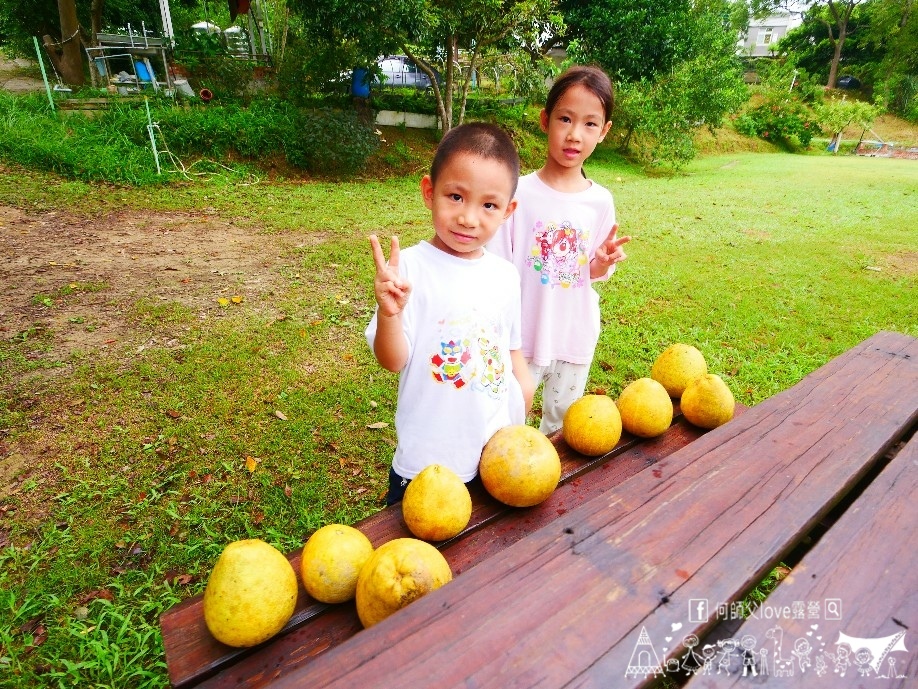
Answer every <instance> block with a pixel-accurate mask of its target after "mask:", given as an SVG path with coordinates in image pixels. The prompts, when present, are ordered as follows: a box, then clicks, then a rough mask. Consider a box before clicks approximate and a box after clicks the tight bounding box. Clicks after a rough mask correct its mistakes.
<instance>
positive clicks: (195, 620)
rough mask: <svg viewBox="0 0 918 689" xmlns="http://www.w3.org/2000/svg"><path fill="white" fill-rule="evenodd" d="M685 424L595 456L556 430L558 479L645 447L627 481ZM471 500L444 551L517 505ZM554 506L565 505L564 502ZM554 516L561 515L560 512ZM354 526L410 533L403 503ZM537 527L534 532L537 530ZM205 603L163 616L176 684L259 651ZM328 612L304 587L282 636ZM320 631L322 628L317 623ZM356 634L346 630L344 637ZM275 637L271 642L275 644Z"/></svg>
mask: <svg viewBox="0 0 918 689" xmlns="http://www.w3.org/2000/svg"><path fill="white" fill-rule="evenodd" d="M675 412H676V415H677V420H678V418H680V417H681V413H680V411H679V407H678V403H676V404H675ZM685 426H686V424H684V423H683V424H682V425H681V426H679V425H678V423H677V424H676V425H675V426H674V427H673V429H672V430H671V431H670V432H668V433H667V434H665V435H664V436H663V438H666V440H663V439H659V440H658V441H654V442H652V443H648V441H645V440H644V439H641V438H635V437H634V436H632V435H630V434H628V433H624V434H623V436H622V439H621V441H620V442H619V443H618V445H617V446H616V447H615V449H614V450H612V452H610V453H608V454H606V455H604V456H602V457H595V458H589V457H585V456H584V455H581V454H579V453H577V452H575V451H574V450H572V449H571V448H570V447H568V445H567V443H565V442H564V439H563V438H562V437H561V434H560V433H555V434H554V435H553V436H552V438H551V439H552V442H553V443H554V445H555V447H556V448H557V450H558V454H559V456H560V457H561V464H562V477H561V482H560V483H561V485H565V484H567V483H568V482H571V481H575V480H576V479H577V478H578V477H580V476H583V475H584V474H586V473H588V472H591V471H593V470H594V469H596V468H597V467H600V466H604V465H606V464H607V463H608V462H609V461H610V460H612V459H614V458H619V457H625V456H627V455H629V454H630V453H631V452H632V451H633V450H634V449H635V448H645V449H642V450H640V451H638V452H637V453H636V454H635V455H634V459H633V461H629V460H622V461H617V462H616V465H617V466H618V467H619V469H618V470H617V471H615V472H612V475H617V476H619V480H624V478H625V477H627V476H630V475H631V474H632V473H634V472H636V471H637V470H640V469H641V468H643V467H644V466H646V464H647V463H649V462H652V461H654V460H655V459H658V458H660V457H662V456H663V455H662V454H661V452H662V451H664V450H666V451H667V452H672V451H674V450H675V449H677V448H678V447H681V445H682V444H685V443H687V442H689V441H690V440H692V439H694V438H695V437H697V435H698V432H697V431H692V430H691V428H690V427H689V428H688V429H686V428H685ZM645 446H646V447H645ZM621 467H629V468H630V469H632V470H633V471H622V469H621ZM472 498H473V512H472V518H471V520H470V522H469V526H468V527H467V528H466V529H465V530H464V531H463V532H462V534H460V535H459V536H457V537H456V538H454V539H452V540H451V541H449V542H448V543H441V544H438V547H440V548H441V549H443V548H445V547H448V546H451V545H452V544H453V543H455V542H458V541H462V540H464V539H466V538H468V537H469V535H470V534H473V533H475V532H476V531H478V530H479V529H481V528H483V527H484V526H486V525H488V524H491V523H493V522H495V521H497V520H500V519H501V518H502V517H503V516H505V515H507V514H508V513H510V512H513V511H515V510H514V509H513V508H509V507H507V506H506V505H502V504H501V503H499V502H497V501H496V500H494V499H493V498H491V497H490V496H489V495H487V493H486V492H485V491H484V490H483V488H481V487H480V485H479V486H478V487H477V488H476V487H474V486H473V488H472ZM555 509H566V508H563V506H562V507H556V508H555ZM556 516H558V515H557V514H556ZM354 526H356V527H357V528H359V529H360V530H361V531H362V532H363V533H365V534H366V535H367V537H368V538H369V539H370V541H371V542H372V543H373V544H374V545H376V546H378V545H380V544H382V543H385V542H386V541H389V540H392V539H393V538H400V537H403V536H410V535H411V534H410V533H409V531H408V529H407V527H406V526H405V524H404V521H403V520H402V516H401V506H399V505H396V506H393V507H389V508H384V509H382V510H380V511H379V512H377V513H376V514H374V515H372V516H370V517H368V518H367V519H364V520H362V521H360V522H359V523H357V524H355V525H354ZM534 528H535V527H533V528H532V529H530V530H534ZM480 540H481V539H479V541H480ZM474 543H475V542H473V543H470V545H469V547H468V548H466V549H464V550H462V551H461V552H462V553H463V559H462V561H461V562H460V561H458V560H457V565H456V566H457V567H458V568H459V571H461V569H462V568H464V567H467V566H469V564H470V563H473V562H476V561H479V560H480V559H481V557H484V556H486V555H485V554H484V553H482V554H481V555H477V556H476V555H475V550H474ZM301 551H302V549H298V550H297V551H296V552H294V553H291V554H290V555H289V556H288V559H289V560H290V563H291V565H292V566H293V568H294V569H295V570H296V571H297V572H299V569H300V554H301ZM454 571H456V570H454ZM202 604H203V596H202V595H198V596H195V597H193V598H190V599H188V600H186V601H183V602H182V603H180V604H178V605H176V606H175V607H173V608H171V609H170V610H168V611H166V612H165V613H163V615H162V616H161V617H160V628H161V630H162V635H163V646H164V648H165V654H166V664H167V667H168V670H169V679H170V681H171V683H172V685H173V686H175V687H177V688H182V687H188V686H194V685H195V684H198V683H200V682H201V681H203V680H204V679H206V678H207V677H210V676H212V675H214V674H215V673H217V672H218V671H220V670H221V669H223V668H227V667H230V666H232V665H233V664H235V663H237V662H239V661H240V660H241V659H242V658H244V657H246V656H248V655H251V654H253V653H256V649H237V648H231V647H229V646H226V645H224V644H222V643H220V642H219V641H217V640H216V639H214V638H213V637H212V636H211V635H210V632H209V631H208V630H207V627H206V625H205V624H204V616H203V611H202ZM328 612H329V606H327V605H324V604H322V603H318V602H317V601H314V600H313V599H311V598H310V597H309V595H308V594H307V593H306V591H305V590H304V589H303V588H302V586H301V587H300V590H299V596H298V600H297V606H296V609H295V611H294V614H293V616H292V618H291V619H290V621H289V622H288V623H287V625H286V626H285V627H284V630H283V631H282V632H281V635H286V634H289V633H290V632H292V631H294V630H296V629H299V628H300V627H302V626H303V625H304V624H306V623H310V624H312V623H311V622H310V621H311V620H313V619H314V618H316V617H318V616H320V615H325V614H327V613H328ZM339 616H340V611H338V612H336V613H334V614H333V615H332V616H331V617H330V618H329V619H327V620H325V621H324V622H323V627H324V628H325V631H322V632H321V633H319V632H317V636H316V639H317V640H316V641H315V642H314V643H313V646H314V647H316V648H317V647H321V646H322V644H323V643H324V640H325V639H328V640H329V643H330V644H331V645H334V643H337V642H338V640H341V638H342V637H341V634H342V633H344V632H341V630H339V629H337V628H334V627H335V625H342V627H343V628H344V629H349V628H350V627H349V626H348V625H350V624H351V618H350V617H347V616H346V617H344V618H339ZM316 629H317V630H318V627H317V628H316ZM352 633H353V632H351V633H344V634H345V638H346V637H347V636H350V635H351V634H352ZM301 636H303V635H298V636H297V637H295V638H294V639H293V640H292V641H291V643H296V644H298V643H299V639H300V637H301ZM276 638H277V637H275V640H272V641H271V642H268V643H276Z"/></svg>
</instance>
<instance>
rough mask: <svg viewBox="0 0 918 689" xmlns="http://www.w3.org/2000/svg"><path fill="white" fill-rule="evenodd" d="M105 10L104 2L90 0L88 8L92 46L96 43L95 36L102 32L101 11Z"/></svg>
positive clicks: (102, 0)
mask: <svg viewBox="0 0 918 689" xmlns="http://www.w3.org/2000/svg"><path fill="white" fill-rule="evenodd" d="M104 9H105V0H92V6H91V8H90V10H89V11H90V21H91V22H92V27H91V28H92V39H91V40H92V44H93V45H96V44H97V42H98V40H99V39H98V38H97V36H98V35H99V34H100V33H101V32H102V11H103V10H104Z"/></svg>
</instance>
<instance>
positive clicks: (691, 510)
mask: <svg viewBox="0 0 918 689" xmlns="http://www.w3.org/2000/svg"><path fill="white" fill-rule="evenodd" d="M916 360H918V340H915V339H914V338H909V337H906V336H903V335H899V334H895V333H879V334H877V335H875V336H874V337H872V338H870V339H868V340H866V341H865V342H863V343H861V344H860V345H858V346H857V347H855V348H853V349H852V350H850V351H848V352H846V353H845V354H843V355H841V356H839V357H838V358H836V359H835V360H833V361H831V362H829V363H828V364H827V365H826V366H824V367H822V368H820V369H819V370H818V371H816V372H814V373H812V374H810V375H809V376H807V377H806V378H805V379H804V380H803V381H801V382H800V383H799V384H797V385H796V386H794V387H793V388H791V389H790V390H787V391H785V392H783V393H780V394H778V395H776V396H775V397H773V398H770V399H768V400H766V401H765V402H763V403H761V404H759V405H757V406H756V407H754V408H751V409H749V410H747V411H745V413H743V414H741V415H739V416H738V417H737V418H736V419H734V420H733V421H731V422H730V423H729V424H726V425H725V426H722V427H721V428H719V429H716V430H715V431H712V432H710V433H707V434H705V435H700V434H699V433H698V432H697V431H696V430H694V429H692V428H691V427H690V426H687V425H686V424H684V423H683V422H679V423H677V424H675V425H674V427H673V428H672V429H671V430H670V431H669V432H667V433H666V434H664V436H662V437H661V438H659V439H656V440H653V441H647V442H641V441H638V440H636V439H633V438H627V439H625V441H624V442H623V443H622V445H621V447H620V448H617V449H616V451H615V453H616V456H614V457H606V458H601V459H599V460H593V461H588V460H585V459H583V458H576V457H574V456H572V455H571V454H570V453H569V452H565V453H564V454H565V460H564V467H565V482H564V484H563V485H562V486H561V487H559V489H558V490H557V491H556V493H555V495H553V496H552V498H551V499H550V500H549V501H547V502H546V503H543V505H541V506H538V507H536V508H531V509H529V510H513V509H509V508H502V507H500V506H499V505H497V504H495V503H494V502H493V501H489V500H487V499H486V497H487V496H482V495H477V496H476V501H475V503H476V508H475V515H474V516H473V524H472V526H471V527H470V529H469V530H468V531H467V532H465V533H464V534H461V535H460V536H459V537H457V539H454V540H453V541H451V542H449V543H446V544H444V545H443V548H442V549H443V552H444V554H445V555H446V557H447V560H449V561H450V564H451V565H452V566H453V568H454V572H456V573H457V574H458V575H459V576H457V577H456V578H455V579H454V581H453V582H451V583H450V584H448V585H447V586H445V587H443V588H442V589H440V590H438V591H436V592H434V593H432V594H430V595H428V596H426V597H424V598H423V599H421V600H418V601H416V602H415V603H412V604H411V605H410V606H408V607H407V608H405V609H404V610H402V611H400V612H399V613H397V614H396V615H393V616H392V617H390V618H388V619H386V620H384V621H383V622H381V623H380V624H378V625H376V626H375V627H373V628H372V629H369V630H363V631H360V626H359V622H357V620H356V615H355V613H354V611H353V606H352V605H349V604H345V605H341V606H318V605H317V604H315V603H314V602H311V601H308V599H307V600H305V601H304V600H303V596H305V594H302V595H301V602H300V606H299V607H298V610H297V613H296V615H295V618H294V620H293V621H291V624H290V625H288V629H289V631H287V632H286V633H283V634H282V635H280V636H279V637H276V638H275V639H273V640H272V641H270V642H268V643H266V644H265V645H263V646H262V647H260V648H258V649H254V650H250V651H247V652H238V651H230V650H228V649H227V648H226V647H220V645H219V644H216V642H213V641H212V640H211V641H208V639H207V632H206V629H203V631H202V625H203V623H202V622H201V621H200V599H192V600H191V601H186V602H185V603H183V604H181V605H180V606H177V608H174V609H173V610H171V611H169V612H167V613H166V614H165V615H164V616H163V619H162V628H163V636H164V642H165V646H166V658H167V663H168V665H169V669H170V678H171V680H172V682H173V683H174V684H175V685H177V686H190V685H192V684H195V683H200V685H201V686H240V685H241V686H268V685H270V686H271V687H302V686H310V687H311V686H336V687H357V686H359V687H362V688H363V687H375V686H391V684H392V683H393V682H397V683H398V684H399V685H401V686H409V687H416V686H422V687H448V686H474V687H500V688H505V687H522V686H533V685H538V686H545V687H556V686H575V687H625V688H627V687H638V686H645V685H647V684H649V683H652V682H653V681H655V679H656V678H659V677H662V676H664V675H667V674H669V675H671V676H675V675H681V680H680V681H684V680H685V678H686V677H687V676H691V683H690V686H692V687H695V686H696V685H697V686H701V687H704V686H721V684H726V683H730V682H731V681H734V682H735V683H736V684H738V685H740V684H741V683H742V682H745V681H749V677H746V678H742V679H732V680H731V679H730V678H735V677H736V676H737V673H739V676H741V673H742V671H743V670H745V671H746V672H747V675H750V674H752V671H753V670H755V672H756V673H758V672H759V670H760V669H761V670H762V671H764V672H767V673H768V675H767V676H766V677H767V678H768V679H769V680H770V682H771V683H772V684H773V685H778V686H781V685H782V684H781V683H788V682H794V681H796V682H798V686H807V687H808V686H811V685H812V684H811V683H812V682H816V681H817V680H819V681H821V682H824V683H826V684H825V686H849V684H848V682H850V683H851V686H857V682H858V681H861V680H862V675H863V676H864V678H866V679H870V680H875V679H876V675H878V674H879V672H880V671H886V672H887V673H889V672H890V671H892V672H893V673H894V674H896V675H899V674H902V675H903V677H901V678H900V677H898V676H897V677H894V678H889V679H886V678H884V683H883V684H876V683H871V685H870V686H876V687H884V688H885V687H900V686H901V687H905V686H909V683H910V682H911V683H914V682H915V680H916V677H918V654H916V653H913V652H912V650H911V648H908V650H906V651H903V650H901V649H900V648H899V646H902V648H906V647H910V646H913V645H914V641H913V639H911V638H909V643H908V644H905V643H904V641H903V640H902V637H900V638H899V639H898V641H896V640H894V639H893V637H896V636H897V635H898V634H900V633H901V632H902V631H906V632H907V631H908V630H915V629H918V594H916V592H918V568H916V566H915V565H916V564H918V563H916V561H915V555H914V553H915V552H916V547H915V546H916V545H918V538H916V535H915V529H914V524H915V517H916V514H918V510H916V506H915V500H914V499H913V498H912V497H911V495H912V494H914V491H913V488H914V487H915V474H916V472H918V465H916V461H918V460H916V449H915V447H916V446H915V443H918V440H915V441H911V442H910V443H908V444H907V445H905V444H904V442H903V441H905V440H907V439H908V438H910V436H911V434H912V433H913V431H914V426H915V424H916V422H918V363H916ZM699 436H700V437H699ZM689 441H691V442H689ZM556 442H560V443H563V441H559V440H558V439H556ZM559 447H561V446H560V445H559ZM897 449H898V450H899V451H898V453H897V454H896V452H895V451H896V450H897ZM880 498H882V499H880ZM843 508H846V509H843ZM832 514H840V515H841V516H840V517H838V518H837V521H834V523H832V524H831V527H830V528H829V529H828V531H827V532H826V533H825V535H822V537H821V539H820V540H819V542H818V543H816V545H815V546H814V547H812V548H811V549H810V551H809V552H808V553H807V554H806V555H804V556H803V559H802V560H801V561H800V563H799V564H798V565H797V567H796V568H795V570H794V572H793V574H792V575H791V576H790V577H789V578H788V579H787V580H785V581H784V582H782V584H781V585H779V586H778V588H777V590H776V591H775V592H774V593H773V594H772V595H771V596H770V597H769V599H768V600H767V601H766V603H765V605H763V606H762V608H760V610H761V611H762V614H763V615H764V614H768V615H770V616H769V617H767V618H764V617H763V618H762V619H752V620H749V621H747V622H746V623H745V624H744V625H743V627H741V628H740V629H739V630H738V631H737V632H736V633H735V634H734V635H733V637H732V638H731V639H730V640H727V639H722V638H719V637H722V636H723V633H722V630H723V628H724V626H725V625H726V624H728V622H729V621H728V620H727V619H726V618H728V617H731V616H732V615H731V613H733V612H734V607H735V606H733V605H732V604H733V603H735V602H736V601H738V600H741V599H742V598H743V596H744V595H745V594H746V593H747V592H748V591H749V590H750V589H751V588H752V587H753V586H755V585H756V584H758V583H759V582H760V581H761V580H762V578H763V577H764V576H765V575H766V574H767V573H768V572H769V571H770V570H771V569H772V568H773V567H774V566H775V565H776V564H777V563H779V562H780V561H781V560H782V559H783V558H785V557H786V556H788V555H789V554H790V553H791V552H792V551H794V552H799V551H801V550H803V549H806V548H807V547H809V544H808V541H809V540H810V539H812V538H813V537H814V535H821V534H822V532H823V531H824V530H825V528H824V527H823V526H821V525H822V524H823V523H824V522H825V521H826V519H827V517H829V516H832ZM360 526H361V528H362V529H364V530H365V531H366V532H367V533H368V535H370V537H371V540H373V541H374V542H376V543H379V542H382V541H384V540H388V539H389V538H392V537H396V536H399V535H404V525H403V524H401V520H400V518H397V511H396V510H384V511H383V512H381V513H380V514H379V515H375V516H374V517H372V518H370V519H369V520H367V521H366V522H364V523H362V524H361V525H360ZM297 557H298V555H297V554H294V556H293V558H294V560H296V558H297ZM296 562H297V564H298V560H296ZM831 601H835V603H832V602H831ZM801 602H802V604H803V612H802V613H800V605H798V603H801ZM810 603H814V604H817V603H818V606H819V609H818V611H817V610H816V609H815V607H814V606H811V605H809V604H810ZM785 608H787V609H788V610H789V612H788V613H787V616H784V615H783V613H784V612H785V610H784V609H785ZM769 610H770V611H771V613H768V612H767V611H769ZM836 612H837V613H838V614H837V615H836V614H835V613H836ZM830 613H831V614H830ZM801 614H802V617H800V615H801ZM795 616H796V617H795ZM829 617H838V618H839V619H829ZM813 625H815V628H813ZM733 626H734V627H735V626H736V623H735V622H734V624H733ZM778 629H780V631H778ZM358 632H359V633H358ZM807 632H812V633H813V634H812V635H811V636H809V637H808V636H807ZM820 632H821V633H820ZM737 634H738V635H737ZM913 634H914V632H913ZM202 635H203V636H202ZM782 635H783V636H782ZM840 635H844V637H842V636H840ZM779 637H782V638H779ZM816 637H821V638H820V639H817V638H816ZM887 637H888V638H887ZM800 638H807V639H809V641H811V646H812V648H811V652H810V654H809V656H808V658H809V660H810V661H811V665H810V666H806V667H804V668H803V669H802V670H801V669H800V668H799V666H800V663H799V658H798V657H797V656H795V655H792V653H791V651H792V650H799V649H794V648H793V647H792V646H791V645H790V641H791V640H793V641H794V642H796V641H797V639H800ZM843 638H845V639H854V640H853V641H850V642H849V645H858V644H863V643H864V640H875V639H887V642H886V643H887V644H888V643H890V641H891V643H892V646H891V647H890V648H888V649H884V648H881V646H882V645H883V642H881V641H872V642H870V643H872V644H873V645H872V646H871V648H873V649H874V650H875V653H876V655H877V656H879V655H880V654H881V653H883V652H884V651H885V655H883V657H882V663H880V664H879V665H878V667H877V668H876V669H875V668H874V667H873V664H875V661H876V658H874V661H873V664H871V663H865V662H862V660H863V658H862V659H861V661H857V660H855V659H854V658H853V655H854V653H855V652H856V651H858V650H859V649H857V648H852V649H851V651H852V654H851V655H852V658H851V660H850V662H849V663H848V665H847V666H846V667H845V670H846V672H847V675H846V677H845V678H844V679H840V678H841V674H840V672H841V670H839V672H838V673H836V672H835V669H836V665H838V666H841V665H842V663H841V661H839V662H838V663H836V660H835V659H836V658H837V657H838V655H839V654H838V648H839V645H838V644H837V643H836V641H838V640H841V639H843ZM733 639H735V642H734V641H733ZM750 639H751V640H752V641H750ZM784 639H787V644H785V643H783V642H784ZM900 641H903V642H902V643H901V644H900V643H899V642H900ZM742 643H746V644H747V646H746V649H745V650H746V651H747V653H746V655H745V656H744V655H743V653H742V650H743V647H742V645H741V644H742ZM820 644H821V645H820ZM208 645H210V646H213V648H210V650H207V647H208ZM214 645H215V646H214ZM734 645H739V649H737V648H733V646H734ZM868 645H870V644H869V643H868ZM202 649H203V650H202ZM817 651H818V653H817ZM827 653H831V654H832V656H833V657H832V659H831V660H832V662H831V664H830V665H828V669H827V670H826V671H825V672H824V673H823V675H824V676H820V675H818V674H817V669H816V659H817V657H822V658H823V661H824V662H825V661H828V660H829V659H830V658H829V656H828V655H827ZM708 655H710V656H711V657H710V658H708V657H707V656H708ZM753 656H754V657H753ZM789 660H794V661H796V662H797V665H796V666H794V667H797V668H798V669H797V673H796V674H795V675H792V676H782V675H784V674H785V673H786V672H787V668H788V667H790V666H791V665H790V663H789V662H788V661H789ZM890 660H892V661H893V665H894V668H891V666H890V664H889V663H890ZM756 663H758V664H756ZM717 670H721V674H720V675H719V676H718V675H716V674H715V673H716V671H717ZM728 671H732V672H733V673H734V674H732V675H730V676H729V678H728V675H727V672H728ZM871 672H872V673H873V675H874V676H873V677H871V676H870V673H871ZM757 678H758V679H759V680H760V681H761V679H763V678H762V677H761V675H758V674H757ZM833 679H834V682H835V684H832V682H833ZM866 679H864V681H866ZM202 680H203V681H202ZM800 682H803V684H802V685H801V684H799V683H800ZM840 682H845V684H844V685H842V684H840ZM912 685H913V684H912Z"/></svg>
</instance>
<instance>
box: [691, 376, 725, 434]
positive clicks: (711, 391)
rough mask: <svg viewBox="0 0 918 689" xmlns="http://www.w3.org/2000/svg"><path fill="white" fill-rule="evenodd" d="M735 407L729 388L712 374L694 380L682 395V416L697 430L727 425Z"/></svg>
mask: <svg viewBox="0 0 918 689" xmlns="http://www.w3.org/2000/svg"><path fill="white" fill-rule="evenodd" d="M735 407H736V402H735V400H734V399H733V393H732V392H730V388H728V387H727V384H726V383H725V382H724V381H723V380H721V378H720V376H718V375H715V374H713V373H709V374H707V375H704V376H701V377H700V378H696V379H695V380H693V381H692V382H691V383H690V384H689V386H688V387H687V388H686V389H685V392H683V393H682V414H683V415H684V416H685V418H686V419H687V420H688V422H689V423H691V424H693V425H695V426H698V427H699V428H717V427H718V426H720V425H722V424H725V423H727V421H729V420H730V419H732V418H733V410H734V408H735Z"/></svg>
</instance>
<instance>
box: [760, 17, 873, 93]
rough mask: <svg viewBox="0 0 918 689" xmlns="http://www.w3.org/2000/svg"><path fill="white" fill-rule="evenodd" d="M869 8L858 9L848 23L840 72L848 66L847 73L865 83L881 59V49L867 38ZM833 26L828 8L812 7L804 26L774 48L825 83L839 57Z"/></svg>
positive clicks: (784, 38)
mask: <svg viewBox="0 0 918 689" xmlns="http://www.w3.org/2000/svg"><path fill="white" fill-rule="evenodd" d="M867 7H868V6H867V5H865V6H864V7H863V8H857V9H856V10H855V12H854V13H853V14H852V15H851V17H850V19H849V20H848V32H847V39H846V41H845V52H844V55H843V57H842V60H841V62H840V63H839V72H841V71H842V66H841V65H842V64H844V72H845V73H853V74H855V75H856V76H859V77H861V78H862V80H863V78H864V77H865V76H866V73H867V72H868V71H869V70H870V69H871V68H870V67H869V65H870V64H872V63H875V62H876V61H877V60H878V59H881V56H880V55H879V54H878V50H877V46H876V45H875V44H872V43H871V42H870V41H869V40H868V38H867V37H868V35H869V25H870V23H869V19H868V17H867V12H866V8H867ZM827 20H830V21H827ZM831 24H832V22H831V17H830V16H829V14H828V8H826V7H813V8H811V9H810V10H809V11H807V12H806V13H805V14H804V16H803V23H802V24H800V26H798V27H796V28H794V29H792V30H791V31H789V32H788V33H787V35H786V36H784V37H783V38H782V39H781V40H780V41H779V42H778V43H777V44H776V45H775V46H774V50H775V53H776V54H777V55H779V56H782V57H785V58H787V59H789V60H791V61H792V62H793V63H794V65H795V66H797V67H800V68H802V69H805V70H806V71H807V72H808V73H809V74H811V75H813V76H814V77H815V76H818V77H819V78H820V79H822V83H823V84H825V83H826V82H827V81H828V77H829V68H830V66H831V64H832V59H833V56H834V54H835V44H834V43H833V41H832V37H831V31H830V26H831ZM852 68H853V69H852Z"/></svg>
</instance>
